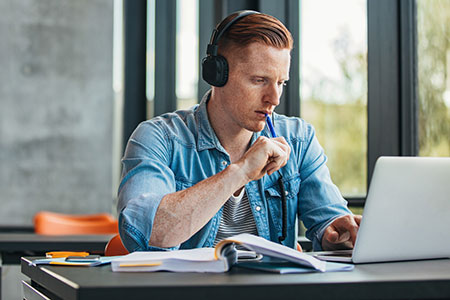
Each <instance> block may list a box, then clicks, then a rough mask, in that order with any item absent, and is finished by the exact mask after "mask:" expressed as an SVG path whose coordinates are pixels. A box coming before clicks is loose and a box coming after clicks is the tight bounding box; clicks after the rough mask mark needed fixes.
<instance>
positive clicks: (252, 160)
mask: <svg viewBox="0 0 450 300" xmlns="http://www.w3.org/2000/svg"><path fill="white" fill-rule="evenodd" d="M290 154H291V148H290V147H289V145H288V143H287V142H286V140H285V139H284V138H283V137H277V138H267V137H264V136H260V137H259V138H258V139H257V140H256V141H255V143H254V144H253V145H252V146H251V147H250V148H249V149H248V150H247V152H245V154H244V155H243V157H242V158H241V159H240V160H238V161H237V162H236V164H238V165H239V166H240V168H241V170H242V171H243V172H244V173H245V176H246V177H247V180H248V181H252V180H258V179H260V178H261V177H263V176H264V175H266V173H267V174H269V175H271V174H272V173H274V172H276V171H277V170H279V169H280V168H281V167H283V166H284V165H286V163H287V161H288V159H289V155H290Z"/></svg>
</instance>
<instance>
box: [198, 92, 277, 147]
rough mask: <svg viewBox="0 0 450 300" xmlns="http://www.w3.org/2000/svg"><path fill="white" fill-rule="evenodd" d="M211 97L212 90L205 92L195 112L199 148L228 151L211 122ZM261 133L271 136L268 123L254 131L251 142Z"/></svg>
mask: <svg viewBox="0 0 450 300" xmlns="http://www.w3.org/2000/svg"><path fill="white" fill-rule="evenodd" d="M210 98H211V90H209V91H207V92H206V93H205V95H204V96H203V98H202V100H201V101H200V104H199V106H198V109H197V110H196V111H195V112H194V115H195V119H196V120H197V124H198V138H197V149H198V150H199V151H202V150H206V149H211V148H217V149H218V150H221V151H223V152H225V153H226V150H225V149H224V148H223V146H222V145H221V144H220V141H219V139H218V138H217V135H216V133H215V132H214V129H213V128H212V127H211V123H209V117H208V110H207V108H206V106H207V103H208V101H209V99H210ZM273 118H275V116H273ZM261 135H264V136H267V137H269V136H270V134H269V129H268V128H267V125H266V126H265V127H264V129H263V130H262V131H261V132H254V133H253V135H252V139H251V142H250V144H251V145H253V143H254V142H255V141H256V139H257V138H258V137H259V136H261Z"/></svg>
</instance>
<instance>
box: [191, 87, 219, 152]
mask: <svg viewBox="0 0 450 300" xmlns="http://www.w3.org/2000/svg"><path fill="white" fill-rule="evenodd" d="M210 98H211V90H209V91H207V92H206V94H205V95H204V96H203V98H202V101H200V104H199V106H198V109H197V110H196V111H195V113H194V115H195V119H196V120H197V124H198V137H197V149H198V150H199V151H202V150H205V149H211V148H217V149H219V150H222V151H225V149H224V148H223V147H222V145H221V144H220V142H219V139H218V138H217V136H216V133H215V132H214V129H213V128H212V127H211V123H209V117H208V110H207V108H206V105H207V103H208V101H209V99H210Z"/></svg>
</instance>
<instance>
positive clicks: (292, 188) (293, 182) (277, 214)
mask: <svg viewBox="0 0 450 300" xmlns="http://www.w3.org/2000/svg"><path fill="white" fill-rule="evenodd" d="M300 181H301V180H300V175H297V176H294V177H291V178H289V179H288V180H283V184H284V189H285V191H286V192H287V193H286V204H287V229H288V230H289V229H291V228H292V227H294V226H295V216H296V212H297V206H298V192H299V190H300ZM265 196H266V201H267V207H268V210H269V214H270V216H271V218H272V220H273V223H274V225H275V227H276V229H277V230H278V231H280V232H281V227H282V197H281V190H280V186H279V184H278V181H276V182H275V183H274V184H272V185H271V186H270V187H268V188H266V189H265Z"/></svg>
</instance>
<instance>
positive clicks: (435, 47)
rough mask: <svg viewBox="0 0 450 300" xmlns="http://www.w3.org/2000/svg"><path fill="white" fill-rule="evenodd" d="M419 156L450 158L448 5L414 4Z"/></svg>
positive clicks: (441, 0)
mask: <svg viewBox="0 0 450 300" xmlns="http://www.w3.org/2000/svg"><path fill="white" fill-rule="evenodd" d="M417 35H418V45H417V53H418V54H417V56H418V90H419V126H418V127H419V155H420V156H450V138H449V137H450V2H449V1H447V0H432V1H423V0H420V1H418V2H417Z"/></svg>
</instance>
